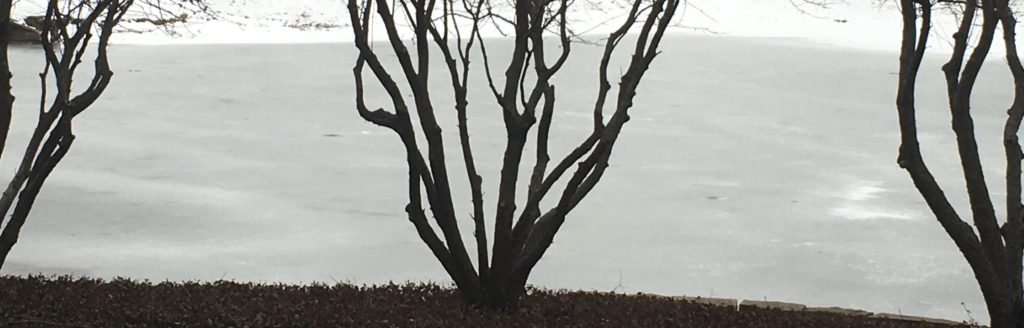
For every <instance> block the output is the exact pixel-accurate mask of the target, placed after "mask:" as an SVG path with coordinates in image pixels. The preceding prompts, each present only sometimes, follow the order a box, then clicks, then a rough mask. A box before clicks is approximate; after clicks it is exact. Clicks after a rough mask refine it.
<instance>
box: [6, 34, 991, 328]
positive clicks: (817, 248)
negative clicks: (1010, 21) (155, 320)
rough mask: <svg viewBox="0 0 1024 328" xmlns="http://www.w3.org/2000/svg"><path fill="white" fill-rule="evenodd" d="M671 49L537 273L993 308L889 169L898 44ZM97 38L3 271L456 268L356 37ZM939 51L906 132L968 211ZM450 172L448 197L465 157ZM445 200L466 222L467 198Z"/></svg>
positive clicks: (489, 120) (420, 273) (583, 70)
mask: <svg viewBox="0 0 1024 328" xmlns="http://www.w3.org/2000/svg"><path fill="white" fill-rule="evenodd" d="M500 47H501V46H500V45H498V44H497V43H495V44H494V46H493V48H494V49H495V50H492V51H495V52H496V53H498V52H500ZM663 48H664V54H663V55H662V56H661V57H659V59H658V60H656V61H655V65H654V67H653V68H652V70H651V71H650V72H649V73H648V78H647V79H646V80H645V82H644V83H643V85H642V86H641V88H640V95H639V96H638V101H637V105H636V107H635V109H634V111H633V118H634V119H633V121H631V122H630V123H629V124H628V125H627V127H626V130H625V131H624V132H623V135H622V138H621V142H620V144H619V145H618V146H617V147H616V152H615V154H614V155H613V158H612V163H611V164H612V166H611V168H610V169H609V172H608V174H607V175H606V176H605V179H604V180H603V181H602V183H601V184H600V185H599V187H598V188H597V189H596V190H595V192H594V193H593V194H592V195H591V196H590V197H589V198H588V199H587V200H586V201H584V202H583V203H582V204H581V206H580V207H579V208H578V209H577V210H576V211H575V212H573V214H572V215H571V216H570V217H569V219H568V221H567V223H566V225H565V226H564V227H563V229H562V231H561V232H560V234H559V235H558V237H557V238H556V242H555V245H554V246H553V247H552V248H551V250H550V251H549V252H548V255H547V256H546V257H545V258H544V259H543V260H542V262H541V264H539V265H538V267H537V270H536V271H535V273H534V274H533V275H532V283H533V284H536V285H541V286H544V287H548V288H568V289H585V290H602V291H608V290H611V289H613V288H615V287H616V286H617V285H619V284H620V279H621V285H622V286H621V287H618V289H617V291H620V292H635V291H643V292H648V293H659V294H674V295H684V294H685V295H701V296H714V297H731V298H751V299H764V298H767V299H769V300H781V301H794V302H800V303H805V304H808V305H812V306H843V307H853V308H862V309H866V310H869V311H877V312H892V313H897V312H900V313H904V314H913V315H926V316H935V317H942V318H949V319H955V320H964V319H967V314H966V312H965V310H964V306H962V305H961V302H963V303H965V304H966V307H967V308H968V309H969V310H970V311H972V312H973V315H974V317H975V318H977V319H979V320H987V319H985V317H986V315H985V314H984V312H985V309H984V305H983V303H982V300H981V295H980V292H979V291H978V287H977V284H976V282H975V281H974V278H973V276H972V275H971V272H970V269H969V268H968V266H967V263H966V261H964V260H963V259H962V257H961V256H960V255H959V253H958V252H957V250H956V248H955V246H954V245H953V243H952V241H950V240H949V238H948V237H947V236H946V235H945V233H944V232H943V230H942V229H941V227H940V226H939V224H938V223H937V222H936V221H935V220H934V219H933V217H932V216H931V215H930V212H929V211H928V209H927V207H926V206H925V204H924V202H923V201H922V200H921V198H920V197H919V196H918V194H917V192H916V190H915V189H914V188H913V185H912V184H911V181H910V178H909V177H908V176H907V175H906V173H905V172H903V171H902V170H900V169H899V168H898V167H897V165H896V163H895V158H896V151H897V143H898V130H897V126H896V112H895V108H894V98H895V85H896V75H895V72H896V70H897V56H896V54H895V53H891V52H867V51H857V50H848V49H838V48H828V47H825V46H817V45H812V44H806V43H801V42H798V41H794V40H783V39H741V38H728V37H694V36H674V37H672V38H670V39H668V40H667V41H666V45H665V47H663ZM111 51H112V56H114V58H113V59H112V62H113V66H114V69H115V71H116V75H115V78H114V81H113V83H112V85H111V87H110V89H109V90H108V92H107V93H106V94H105V95H104V96H103V97H102V99H101V102H99V103H97V104H96V106H94V107H93V108H91V109H90V110H89V111H87V112H86V113H85V114H84V115H83V116H82V117H80V119H79V121H77V122H78V123H77V125H76V129H77V135H78V139H77V140H76V144H75V147H74V148H73V150H72V151H71V153H70V154H69V156H68V158H66V159H65V161H64V162H63V163H62V164H61V166H60V167H59V168H58V169H57V170H56V171H55V173H54V175H53V176H52V177H51V178H50V180H49V181H48V182H47V185H46V186H45V187H44V191H43V193H42V194H41V196H40V199H39V201H38V202H37V205H36V207H35V209H34V211H33V213H32V216H31V217H30V218H29V222H28V223H27V225H26V227H25V229H24V231H23V233H22V239H21V241H20V242H19V244H18V245H17V246H16V247H15V249H14V251H13V252H12V255H11V258H10V259H9V261H8V264H7V266H6V267H5V269H4V273H6V274H29V273H39V272H42V273H46V274H65V273H72V274H76V275H89V276H96V277H115V276H127V277H133V278H140V279H142V278H145V279H151V280H157V281H160V280H165V279H169V280H194V279H198V280H216V279H222V278H223V279H236V280H246V281H264V282H289V283H302V282H312V281H320V282H332V281H349V282H354V283H381V282H387V281H407V280H411V281H425V280H431V281H438V282H444V283H447V282H448V281H449V280H448V279H447V276H446V275H445V273H444V271H443V269H442V268H441V266H440V265H439V264H437V263H436V262H435V260H434V259H433V256H432V255H431V254H430V252H429V251H428V250H427V248H426V247H425V246H423V245H422V243H421V242H420V240H419V239H418V237H417V236H416V233H415V230H414V229H413V226H412V225H411V224H410V223H409V222H408V221H407V220H406V218H405V215H404V213H403V207H404V204H405V202H406V199H405V196H406V193H405V187H406V177H405V174H406V168H405V163H404V155H403V153H402V151H401V148H400V143H399V141H398V139H397V138H396V137H395V136H394V135H393V133H390V132H389V131H386V130H384V129H382V128H379V127H376V126H373V125H371V124H369V123H365V122H364V121H363V120H362V119H360V118H359V117H358V115H357V114H356V111H355V109H354V108H353V93H352V77H351V66H352V64H353V60H354V55H355V53H354V51H353V49H352V47H351V45H347V44H322V45H230V46H213V45H196V46H125V45H121V46H116V47H114V48H112V50H111ZM575 51H576V52H575V53H576V54H577V56H576V57H578V58H575V61H572V60H571V61H570V63H572V64H573V65H572V66H568V67H567V68H566V70H567V71H566V72H563V73H562V76H561V77H560V78H559V79H558V80H556V81H555V84H556V85H558V86H560V88H559V91H560V92H561V94H560V96H559V97H558V101H559V102H560V106H559V107H558V109H557V111H559V114H558V116H556V118H555V119H556V122H555V124H556V130H557V131H556V133H555V139H554V140H553V141H552V142H553V147H555V148H554V149H553V152H552V155H553V157H556V155H555V154H564V152H566V151H567V147H568V146H569V145H570V144H572V143H573V142H575V141H576V140H578V138H580V136H582V135H583V133H585V132H586V129H588V127H589V123H588V122H589V117H588V111H589V110H590V108H591V104H592V100H591V99H592V98H593V94H594V90H595V87H596V86H597V83H596V81H595V77H596V74H595V73H594V69H593V68H595V67H597V63H596V55H595V54H596V52H595V49H594V48H592V47H586V46H582V45H581V46H578V47H577V49H576V50H575ZM12 55H13V64H14V65H13V66H14V68H15V70H16V72H15V76H16V81H15V82H16V87H15V88H16V89H15V92H16V95H17V96H18V97H19V98H18V102H17V106H18V107H17V108H16V112H17V113H16V115H18V116H17V117H16V120H18V122H16V125H17V126H16V128H17V129H20V130H17V131H16V132H20V134H21V135H22V136H23V135H24V134H25V133H26V132H27V130H26V129H27V127H28V125H27V124H26V123H27V121H28V120H31V119H32V118H33V117H34V110H35V108H36V102H37V100H36V99H35V98H36V97H38V95H37V94H38V81H37V77H36V73H37V72H38V70H39V68H40V67H41V60H39V59H38V54H37V51H36V50H35V49H28V48H18V49H15V50H13V54H12ZM939 64H940V62H939V61H938V58H937V60H936V61H933V62H930V63H928V65H930V66H928V67H927V72H925V73H923V74H924V76H923V77H922V78H923V79H924V81H923V82H922V83H923V86H922V87H921V89H922V91H921V98H922V99H921V100H920V101H919V103H920V106H921V107H920V111H921V112H922V116H923V117H922V118H921V124H922V131H923V135H922V141H923V142H924V143H925V148H926V149H925V150H926V154H925V156H926V157H927V159H928V160H929V161H930V164H931V165H932V168H933V171H934V172H935V173H936V174H937V175H938V176H939V180H940V182H941V183H942V184H943V185H944V186H945V187H946V188H947V194H949V195H951V198H953V199H954V200H956V201H957V202H958V203H957V206H959V208H960V209H961V210H963V209H965V206H964V204H965V202H964V199H965V196H964V195H963V194H962V193H961V190H962V187H961V185H962V178H961V177H960V175H959V172H958V171H957V169H958V167H957V166H956V164H957V159H956V157H955V156H954V154H955V153H954V150H955V147H954V145H953V140H952V138H951V137H950V135H951V133H949V132H948V131H949V129H948V127H947V125H948V112H947V110H946V109H945V106H944V104H945V99H944V98H941V97H942V95H943V93H944V87H943V85H942V82H941V73H940V71H939V70H938V65H939ZM1001 64H1002V62H1001V61H998V60H994V61H992V62H990V65H989V67H990V68H993V71H990V72H989V74H987V75H983V76H982V81H981V82H980V83H981V85H979V87H978V88H976V89H977V93H978V95H977V96H976V97H975V99H976V104H975V111H976V122H977V124H978V125H979V129H978V130H979V131H982V133H983V134H982V135H981V136H980V138H981V139H980V142H981V143H982V145H981V146H982V147H983V148H982V150H983V151H984V152H985V158H987V159H989V163H990V165H989V166H987V167H986V170H988V172H987V173H988V175H989V178H990V186H991V187H992V188H994V190H999V188H1001V187H1002V185H1003V184H1002V183H1000V182H999V177H1000V176H1001V172H1002V170H1003V165H1004V164H1003V160H1002V159H1001V158H1002V157H1001V155H1000V150H1001V148H1002V146H1001V143H1000V142H1001V141H1000V139H999V134H1000V131H1001V129H1002V125H1001V124H1002V123H1001V121H1002V119H1003V115H1004V113H1005V108H1007V107H1008V106H1009V103H1010V99H1011V94H1010V89H1009V88H1010V86H1011V84H1010V83H1009V77H1008V75H1006V74H1005V73H1003V72H1002V69H1001V68H1000V70H994V68H995V67H996V66H999V65H1001ZM613 71H614V69H613ZM435 72H437V73H435V74H434V76H435V77H440V78H444V77H443V76H441V74H442V72H441V71H440V70H435ZM992 73H995V74H992ZM474 78H476V79H477V81H480V83H483V82H482V81H483V80H482V76H479V75H478V76H475V77H474ZM441 81H443V80H441ZM581 81H583V82H581ZM441 85H447V84H443V82H442V84H441ZM434 94H435V95H436V96H437V97H440V98H444V97H448V93H441V92H440V91H438V92H434ZM929 97H931V98H933V99H924V98H929ZM374 103H376V104H378V105H381V106H385V105H386V103H385V102H383V99H382V98H375V99H374ZM492 103H493V101H492V98H491V96H490V95H489V94H488V93H487V92H486V88H485V86H484V85H483V84H478V85H477V88H476V93H475V94H474V95H473V98H472V99H471V111H472V114H471V117H470V120H471V121H470V124H471V125H472V128H473V131H474V137H475V138H476V139H475V140H476V141H475V146H476V147H477V149H478V160H479V161H481V163H479V165H480V166H481V170H482V175H483V177H484V180H485V193H486V194H487V195H489V196H488V197H493V195H495V194H497V192H496V190H495V188H496V184H497V181H496V180H497V172H498V169H499V165H500V153H501V148H502V145H503V137H504V132H503V130H502V128H501V125H500V122H499V120H500V118H499V117H498V115H497V114H498V109H496V108H495V106H493V105H492ZM474 105H475V106H476V107H473V106H474ZM439 115H441V116H445V119H446V120H448V121H446V122H450V120H452V119H453V118H454V112H451V113H447V112H442V113H441V114H439ZM19 122H20V124H18V123H19ZM559 123H561V124H563V125H562V126H561V127H559V126H558V124H559ZM449 127H450V128H449V129H448V130H446V131H445V133H446V136H447V137H448V139H447V140H446V142H449V143H451V142H454V141H456V140H455V138H454V137H452V136H453V134H454V133H455V128H454V126H453V125H449ZM20 140H21V139H18V141H20ZM18 141H13V142H18ZM18 145H19V146H18V147H19V148H20V147H22V146H20V145H21V144H18ZM452 145H453V146H454V144H452ZM12 147H13V146H12ZM449 154H450V155H451V156H450V157H452V158H453V159H454V158H455V157H454V156H455V155H456V154H457V148H454V147H449ZM11 158H13V156H11ZM529 158H532V156H530V157H529ZM8 161H9V160H5V162H8ZM459 161H461V160H457V161H456V162H459ZM4 165H5V166H4V167H5V168H7V169H8V170H6V171H9V168H10V167H11V163H4ZM451 170H452V173H451V176H452V179H453V182H454V183H456V186H457V187H459V188H461V187H462V186H465V182H464V176H463V173H462V171H461V166H453V167H452V168H451ZM6 171H5V172H6ZM5 177H6V175H5ZM459 196H460V197H462V198H460V199H461V200H463V201H461V202H459V203H457V206H461V209H460V211H461V212H460V214H461V215H462V216H461V219H462V225H463V228H464V231H468V230H466V229H465V228H466V227H468V226H469V224H470V222H471V221H470V219H469V215H468V213H469V212H470V205H469V202H468V201H466V197H465V196H466V195H459ZM993 198H995V199H1000V200H1001V199H1002V197H1001V196H996V197H993ZM491 199H492V198H488V203H487V208H488V214H489V215H490V216H493V205H494V204H493V201H492V200H491ZM457 201H459V200H457ZM997 206H1002V205H1001V204H997ZM962 213H963V212H962ZM488 219H490V218H488ZM465 235H466V236H465V237H466V238H467V240H468V239H470V238H471V234H470V233H468V232H466V233H465ZM470 245H472V244H470ZM470 248H473V247H470Z"/></svg>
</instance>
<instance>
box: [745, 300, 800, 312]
mask: <svg viewBox="0 0 1024 328" xmlns="http://www.w3.org/2000/svg"><path fill="white" fill-rule="evenodd" d="M744 307H755V308H762V309H778V310H785V311H803V310H805V309H807V305H803V304H797V303H786V302H773V301H755V300H743V302H740V310H743V308H744Z"/></svg>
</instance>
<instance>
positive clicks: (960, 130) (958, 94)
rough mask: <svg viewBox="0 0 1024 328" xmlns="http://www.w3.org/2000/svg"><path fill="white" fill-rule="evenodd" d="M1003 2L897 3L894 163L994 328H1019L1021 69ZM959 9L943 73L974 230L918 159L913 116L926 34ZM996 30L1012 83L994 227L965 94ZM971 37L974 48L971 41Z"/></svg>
mask: <svg viewBox="0 0 1024 328" xmlns="http://www.w3.org/2000/svg"><path fill="white" fill-rule="evenodd" d="M1009 2H1010V1H1008V0H966V1H961V0H956V1H945V0H941V1H934V0H900V6H901V9H902V11H903V32H902V33H903V43H902V47H901V51H900V73H899V87H898V93H897V98H896V108H897V111H898V113H899V123H900V132H901V141H902V142H901V145H900V152H899V159H898V163H899V165H900V166H901V167H903V168H904V169H906V170H907V172H908V173H910V177H911V178H912V179H913V181H914V185H915V186H916V187H917V189H918V191H919V192H920V193H921V195H922V196H924V199H925V201H926V202H927V204H928V206H929V207H930V208H931V210H932V212H933V214H934V215H935V216H936V218H937V219H938V221H939V223H940V224H942V227H943V228H944V229H945V230H946V232H947V233H948V234H949V236H950V237H951V238H952V239H953V241H954V243H956V246H957V248H959V250H960V252H961V253H963V255H964V257H965V258H966V259H967V262H968V263H969V264H970V266H971V269H972V270H973V271H974V276H975V278H977V280H978V284H979V285H980V287H981V291H982V294H983V296H984V298H985V303H986V304H987V307H988V312H989V315H990V316H991V318H992V323H991V325H992V327H993V328H1007V327H1014V328H1021V327H1024V303H1022V298H1024V297H1022V296H1024V289H1022V287H1021V278H1022V277H1021V259H1022V252H1021V250H1022V248H1024V228H1022V226H1024V205H1022V204H1021V160H1022V158H1024V153H1022V152H1021V146H1020V141H1019V137H1018V134H1019V133H1018V132H1019V130H1020V126H1021V119H1022V117H1024V67H1022V65H1021V61H1020V57H1019V56H1018V53H1017V44H1016V34H1015V31H1016V29H1015V27H1016V19H1015V18H1014V12H1013V10H1012V9H1011V5H1010V3H1009ZM940 5H941V6H957V7H958V9H959V10H960V12H962V15H961V16H960V21H959V25H958V28H957V31H956V32H955V33H954V34H953V36H952V39H953V53H952V55H950V57H949V61H948V62H947V63H946V64H945V65H944V66H943V67H942V70H943V72H944V73H945V77H946V86H947V96H948V100H949V108H950V113H951V114H952V130H953V133H954V134H955V136H956V144H957V150H958V152H959V157H960V165H961V167H962V169H963V174H964V178H965V181H966V184H967V197H968V199H969V201H970V209H971V211H970V216H971V217H972V219H973V223H974V227H973V228H972V227H971V225H970V224H968V223H967V222H965V221H964V220H962V219H961V217H960V214H959V213H957V211H956V210H955V209H954V208H953V206H952V205H950V202H949V200H948V198H947V196H946V195H945V193H944V192H943V190H942V189H941V188H940V187H939V184H938V183H937V182H936V180H935V177H934V176H933V175H932V174H931V172H930V171H929V169H928V166H926V165H925V162H924V160H923V159H922V157H921V148H920V143H919V141H918V138H917V123H916V117H915V111H916V107H915V88H916V86H917V75H918V70H919V69H920V67H921V62H922V60H923V59H924V56H925V52H926V49H927V47H928V41H929V38H930V37H931V35H932V31H931V24H932V13H933V10H936V9H937V6H940ZM999 28H1001V30H1002V41H1003V44H1004V46H1005V49H1006V63H1007V65H1008V66H1009V69H1010V72H1011V73H1012V75H1013V80H1014V100H1013V103H1012V105H1010V109H1009V111H1008V117H1007V119H1006V123H1005V126H1004V130H1003V146H1004V147H1005V153H1006V164H1007V166H1006V175H1005V179H1006V217H1005V220H1003V221H1002V224H1001V225H1000V220H999V218H998V216H997V214H996V210H995V207H994V206H993V203H992V199H991V198H990V194H989V188H988V186H987V185H986V182H985V177H984V174H983V171H982V162H981V158H980V156H979V154H978V144H977V140H976V138H975V130H974V122H973V119H972V116H971V95H972V93H973V91H974V87H975V82H976V81H977V78H978V75H979V73H980V71H981V68H982V66H983V65H984V64H985V63H986V62H985V59H986V58H987V57H988V54H989V50H990V49H991V47H992V46H993V44H994V41H995V40H996V39H998V37H997V30H998V29H999ZM974 36H976V37H977V41H976V43H972V42H970V40H971V39H972V37H974Z"/></svg>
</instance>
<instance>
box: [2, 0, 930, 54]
mask: <svg viewBox="0 0 1024 328" xmlns="http://www.w3.org/2000/svg"><path fill="white" fill-rule="evenodd" d="M617 1H621V0H591V1H587V2H586V3H581V4H580V5H579V6H577V9H575V10H574V12H573V13H572V19H573V20H574V25H575V26H576V27H577V29H578V30H579V31H584V32H587V33H588V34H603V33H605V32H607V31H608V30H610V27H611V26H612V25H613V23H614V22H615V21H616V20H617V19H620V18H621V15H622V13H623V9H622V8H623V7H622V4H621V3H619V2H617ZM209 3H210V8H211V9H213V11H214V12H216V17H209V16H207V15H197V16H194V17H190V18H189V22H188V24H184V25H182V24H178V25H177V26H175V27H174V30H175V31H174V33H167V32H166V31H164V30H161V29H158V28H156V27H154V26H152V24H149V23H127V24H125V25H124V27H125V29H124V32H125V33H121V34H120V35H118V36H117V37H116V39H115V41H116V42H118V43H122V44H125V43H127V44H267V43H330V42H346V41H350V40H351V38H352V36H351V34H350V32H349V31H348V29H347V26H348V23H347V20H348V17H347V14H346V9H345V2H344V0H289V1H275V0H210V1H209ZM42 12H43V7H42V6H41V5H39V0H22V1H20V2H18V4H17V6H16V7H15V16H16V17H25V16H29V15H39V14H41V13H42ZM143 14H144V13H142V12H138V13H136V15H143ZM940 27H941V26H940ZM899 28H900V25H899V10H898V9H897V8H896V7H894V4H891V3H890V4H886V5H877V4H872V3H871V1H851V2H849V3H838V4H835V5H832V6H830V7H828V8H818V7H814V6H810V5H803V6H797V7H794V5H793V4H792V3H791V2H790V1H788V0H732V1H691V2H690V4H689V7H687V10H686V11H685V12H683V13H682V14H681V15H680V20H679V27H678V28H677V29H676V30H675V32H676V33H686V34H706V35H727V36H745V37H772V38H798V39H806V40H809V41H812V42H818V43H824V44H830V45H838V46H843V47H853V48H861V49H870V50H887V51H892V50H893V49H897V48H898V41H899V33H898V31H899ZM490 34H492V36H495V35H497V34H496V33H494V32H493V31H492V32H491V33H490Z"/></svg>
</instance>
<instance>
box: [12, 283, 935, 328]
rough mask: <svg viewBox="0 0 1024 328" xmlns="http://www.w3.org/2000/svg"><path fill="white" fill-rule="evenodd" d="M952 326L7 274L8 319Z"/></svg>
mask: <svg viewBox="0 0 1024 328" xmlns="http://www.w3.org/2000/svg"><path fill="white" fill-rule="evenodd" d="M456 326H457V327H786V328H790V327H948V326H945V325H941V324H929V323H919V322H908V321H900V320H887V319H872V318H867V317H855V316H846V315H840V314H833V313H817V312H787V311H779V310H767V309H751V310H744V311H741V312H737V311H735V310H730V309H729V308H725V307H717V306H711V305H704V304H696V303H691V302H687V301H679V300H673V299H669V298H664V297H656V296H645V295H623V294H606V293H588V292H575V291H569V292H567V291H544V290H533V291H531V292H530V293H529V296H527V297H526V298H525V299H524V301H523V304H522V306H521V307H520V308H518V309H515V310H504V311H488V310H481V309H476V308H474V307H471V306H465V305H464V304H463V303H462V302H461V301H460V299H459V297H458V295H457V294H456V292H455V291H454V290H452V289H449V288H446V287H442V286H438V285H425V284H406V285H396V284H389V285H383V286H372V287H367V286H353V285H345V284H338V285H333V286H328V285H310V286H294V285H283V284H274V285H265V284H250V283H236V282H227V281H218V282H213V283H195V282H186V283H168V282H165V283H155V284H154V283H151V282H136V281H132V280H128V279H115V280H113V281H103V280H100V279H88V278H70V277H41V276H31V277H10V276H8V277H0V327H238V328H242V327H456Z"/></svg>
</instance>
